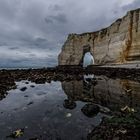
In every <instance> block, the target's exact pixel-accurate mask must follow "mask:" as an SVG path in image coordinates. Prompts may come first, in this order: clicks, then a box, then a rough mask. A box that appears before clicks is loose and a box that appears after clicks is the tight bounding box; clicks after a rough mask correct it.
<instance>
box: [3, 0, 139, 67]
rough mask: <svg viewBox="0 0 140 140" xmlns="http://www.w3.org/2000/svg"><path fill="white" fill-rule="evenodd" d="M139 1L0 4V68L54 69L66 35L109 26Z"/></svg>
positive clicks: (51, 0) (52, 0)
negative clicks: (39, 67) (41, 67)
mask: <svg viewBox="0 0 140 140" xmlns="http://www.w3.org/2000/svg"><path fill="white" fill-rule="evenodd" d="M139 7H140V0H0V67H22V66H23V67H24V66H25V67H27V66H28V67H34V66H54V65H57V56H58V54H59V53H60V51H61V47H62V45H63V43H64V41H65V40H66V38H67V35H68V34H69V33H82V32H89V31H96V30H99V29H101V28H103V27H106V26H108V25H110V24H111V23H112V22H113V21H115V20H116V19H117V18H120V17H122V16H123V15H125V14H126V12H127V11H128V10H131V9H135V8H139Z"/></svg>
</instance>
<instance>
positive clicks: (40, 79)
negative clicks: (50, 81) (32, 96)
mask: <svg viewBox="0 0 140 140" xmlns="http://www.w3.org/2000/svg"><path fill="white" fill-rule="evenodd" d="M45 82H46V78H37V79H35V83H36V84H45Z"/></svg>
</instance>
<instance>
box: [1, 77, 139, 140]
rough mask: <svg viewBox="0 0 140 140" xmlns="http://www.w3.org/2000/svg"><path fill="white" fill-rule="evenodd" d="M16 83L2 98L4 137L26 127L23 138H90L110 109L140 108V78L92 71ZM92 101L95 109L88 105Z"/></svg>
mask: <svg viewBox="0 0 140 140" xmlns="http://www.w3.org/2000/svg"><path fill="white" fill-rule="evenodd" d="M16 85H17V88H16V89H12V90H10V91H8V95H7V96H6V98H4V99H2V100H1V101H0V140H7V139H13V138H11V137H7V136H10V134H11V133H12V132H13V131H15V130H18V129H24V134H23V136H21V137H19V138H18V139H20V140H30V139H32V140H33V139H34V140H35V139H39V140H86V139H88V135H89V134H90V133H91V131H92V130H93V129H94V128H95V127H96V126H98V125H99V124H100V123H101V121H102V118H103V117H110V114H109V112H114V111H116V112H117V111H119V110H120V109H121V108H123V107H125V106H129V107H132V108H134V109H135V110H136V111H137V112H139V111H140V102H139V101H140V83H139V82H136V81H130V80H126V79H110V78H107V77H105V76H93V75H92V76H85V77H84V76H83V80H70V81H63V82H59V81H57V82H55V81H51V83H47V82H46V83H45V84H35V83H32V82H30V81H26V80H24V81H19V82H16ZM24 87H26V88H24ZM23 88H24V90H22V89H23ZM91 103H92V104H93V105H95V108H94V109H93V108H92V107H91V108H90V107H89V106H88V105H90V104H91ZM97 106H98V107H99V108H100V109H99V110H98V108H96V107H97ZM88 107H89V108H88Z"/></svg>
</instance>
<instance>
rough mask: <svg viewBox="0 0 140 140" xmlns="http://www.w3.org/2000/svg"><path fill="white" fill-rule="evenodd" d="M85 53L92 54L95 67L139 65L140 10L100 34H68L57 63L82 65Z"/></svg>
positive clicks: (97, 32) (119, 20) (128, 13)
mask: <svg viewBox="0 0 140 140" xmlns="http://www.w3.org/2000/svg"><path fill="white" fill-rule="evenodd" d="M93 26H94V25H93ZM86 52H91V54H92V55H93V57H94V61H95V64H101V65H102V64H123V63H135V62H138V63H140V9H136V10H133V11H129V12H127V14H126V15H125V16H124V17H123V18H120V19H118V20H116V21H115V22H114V23H113V24H111V25H110V26H109V27H107V28H104V29H102V30H100V31H96V32H90V33H83V34H70V35H69V36H68V38H67V40H66V42H65V43H64V45H63V47H62V51H61V53H60V54H59V56H58V64H59V65H82V64H83V57H84V54H85V53H86Z"/></svg>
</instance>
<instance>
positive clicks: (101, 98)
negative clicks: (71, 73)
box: [62, 77, 140, 110]
mask: <svg viewBox="0 0 140 140" xmlns="http://www.w3.org/2000/svg"><path fill="white" fill-rule="evenodd" d="M62 88H63V90H64V92H65V94H66V95H67V96H68V100H70V102H74V101H84V102H92V103H97V104H100V105H102V106H105V107H108V108H110V109H111V110H118V109H120V108H121V107H124V106H126V105H127V106H129V107H135V108H137V107H139V106H140V102H139V101H140V83H138V82H134V81H129V80H121V79H109V78H107V77H97V78H96V80H95V78H93V79H90V78H88V79H84V78H83V80H81V81H76V80H74V81H64V82H62ZM67 102H68V101H67Z"/></svg>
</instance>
